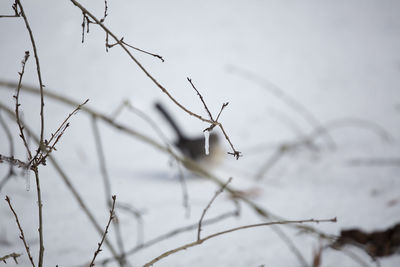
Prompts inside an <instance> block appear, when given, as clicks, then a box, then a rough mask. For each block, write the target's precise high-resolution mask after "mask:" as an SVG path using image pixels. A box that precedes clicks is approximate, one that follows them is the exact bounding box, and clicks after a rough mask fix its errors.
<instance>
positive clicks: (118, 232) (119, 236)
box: [92, 117, 125, 265]
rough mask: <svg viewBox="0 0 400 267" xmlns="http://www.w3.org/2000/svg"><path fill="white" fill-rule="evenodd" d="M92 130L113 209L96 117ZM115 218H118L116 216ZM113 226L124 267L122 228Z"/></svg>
mask: <svg viewBox="0 0 400 267" xmlns="http://www.w3.org/2000/svg"><path fill="white" fill-rule="evenodd" d="M92 128H93V135H94V140H95V142H96V149H97V153H96V154H97V155H98V159H99V166H100V172H101V175H102V177H103V184H104V190H105V196H106V197H105V198H106V203H107V206H108V208H111V207H112V203H111V201H110V199H109V198H110V196H111V182H110V177H109V175H108V171H107V163H106V159H105V154H104V150H103V146H102V143H101V137H100V131H99V127H98V125H97V119H96V117H92ZM115 217H116V218H117V215H116V214H115ZM113 224H114V227H115V229H116V238H117V244H118V247H119V250H120V253H121V254H122V257H121V258H120V259H119V260H120V262H121V265H123V262H124V257H125V256H124V253H125V252H124V242H123V239H122V234H121V228H120V227H119V222H118V220H113Z"/></svg>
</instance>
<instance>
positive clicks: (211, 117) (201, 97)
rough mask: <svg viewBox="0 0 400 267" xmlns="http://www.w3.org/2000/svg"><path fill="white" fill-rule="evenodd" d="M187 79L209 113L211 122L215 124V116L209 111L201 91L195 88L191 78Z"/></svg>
mask: <svg viewBox="0 0 400 267" xmlns="http://www.w3.org/2000/svg"><path fill="white" fill-rule="evenodd" d="M186 79H187V80H188V82H189V83H190V85H191V86H192V87H193V89H194V90H195V91H196V93H197V95H198V96H199V97H200V101H201V103H203V106H204V108H205V110H206V111H207V113H208V117H210V120H212V121H213V122H214V121H215V120H214V119H213V116H212V114H211V112H210V110H209V109H208V107H207V105H206V102H204V99H203V96H202V95H201V94H200V93H199V90H197V88H196V86H194V84H193V83H192V79H190V78H189V77H187V78H186Z"/></svg>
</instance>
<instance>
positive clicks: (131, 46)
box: [106, 33, 165, 62]
mask: <svg viewBox="0 0 400 267" xmlns="http://www.w3.org/2000/svg"><path fill="white" fill-rule="evenodd" d="M119 43H122V44H124V45H126V46H128V47H130V48H132V49H135V50H137V51H139V52H142V53H144V54H147V55H150V56H153V57H156V58H158V59H160V60H161V62H164V61H165V60H164V59H163V57H162V56H160V55H157V54H154V53H150V52H148V51H146V50H143V49H140V48H137V47H135V46H133V45H130V44H128V43H126V42H125V41H124V37H122V38H121V39H120V40H119V41H118V42H116V43H113V44H110V43H108V33H106V48H107V52H108V48H113V47H114V46H116V45H118V44H119Z"/></svg>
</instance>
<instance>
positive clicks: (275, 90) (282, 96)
mask: <svg viewBox="0 0 400 267" xmlns="http://www.w3.org/2000/svg"><path fill="white" fill-rule="evenodd" d="M229 70H230V71H232V72H234V73H237V74H239V75H240V76H242V77H243V78H245V79H247V80H249V81H252V82H256V83H257V84H259V85H260V86H262V87H263V88H264V89H266V90H267V91H268V92H270V93H272V94H273V95H274V96H275V97H276V98H277V99H279V100H281V101H282V102H283V103H285V104H286V105H287V106H288V107H290V108H291V109H292V110H293V111H294V112H296V113H297V114H300V115H301V116H302V117H303V118H304V119H305V120H306V121H307V122H308V123H309V124H310V126H311V127H313V128H320V129H321V132H322V133H323V134H324V136H325V137H326V142H327V144H328V145H329V146H330V147H332V148H333V147H334V146H335V143H334V140H333V138H332V137H331V136H330V135H329V132H328V131H327V130H326V129H325V128H323V126H322V124H321V123H320V122H319V121H318V119H317V118H316V117H315V116H314V114H313V113H312V112H311V111H309V110H308V109H307V108H306V107H305V106H304V105H303V104H301V103H300V102H299V101H297V100H296V99H295V98H294V97H291V96H289V95H288V94H286V93H285V91H284V90H283V89H282V88H280V87H278V86H277V85H275V84H273V83H271V82H270V81H268V80H266V79H265V78H263V77H260V76H258V75H257V74H255V73H253V72H250V71H247V70H245V69H242V68H240V67H237V66H229Z"/></svg>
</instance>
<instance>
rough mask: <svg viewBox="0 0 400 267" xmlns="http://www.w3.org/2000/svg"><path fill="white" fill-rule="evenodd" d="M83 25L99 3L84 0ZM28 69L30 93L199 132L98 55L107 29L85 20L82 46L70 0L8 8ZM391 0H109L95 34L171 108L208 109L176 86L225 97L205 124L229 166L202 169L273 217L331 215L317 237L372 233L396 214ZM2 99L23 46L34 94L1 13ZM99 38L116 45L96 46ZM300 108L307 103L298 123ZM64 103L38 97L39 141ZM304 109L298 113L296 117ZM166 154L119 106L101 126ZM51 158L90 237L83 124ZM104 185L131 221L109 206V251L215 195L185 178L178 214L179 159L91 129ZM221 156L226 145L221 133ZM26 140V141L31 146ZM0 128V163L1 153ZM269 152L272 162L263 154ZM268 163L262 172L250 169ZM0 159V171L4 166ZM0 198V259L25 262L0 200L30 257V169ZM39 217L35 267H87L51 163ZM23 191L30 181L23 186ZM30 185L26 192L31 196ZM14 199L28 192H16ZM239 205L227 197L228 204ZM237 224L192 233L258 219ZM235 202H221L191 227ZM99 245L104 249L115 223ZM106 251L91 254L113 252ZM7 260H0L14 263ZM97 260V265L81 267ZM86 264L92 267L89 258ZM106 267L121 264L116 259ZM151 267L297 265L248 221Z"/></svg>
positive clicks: (102, 216)
mask: <svg viewBox="0 0 400 267" xmlns="http://www.w3.org/2000/svg"><path fill="white" fill-rule="evenodd" d="M81 3H82V5H83V6H85V7H86V8H87V9H88V10H89V11H91V12H93V13H94V14H95V15H96V16H97V17H98V18H101V17H102V16H103V13H104V2H103V1H87V0H86V1H82V2H81ZM12 4H13V1H10V0H3V1H1V2H0V15H5V14H13V10H12V8H11V5H12ZM22 4H23V6H24V10H25V13H26V15H27V17H28V19H29V22H30V24H31V27H32V30H33V34H34V37H35V41H36V45H37V48H38V54H39V59H40V65H41V71H42V76H43V82H44V84H45V85H46V88H45V90H47V91H49V92H53V93H56V94H59V95H62V96H65V97H68V98H70V99H73V100H75V101H77V102H79V103H82V102H84V100H86V99H89V102H88V104H87V107H90V108H93V109H95V110H96V111H99V112H101V113H103V114H105V115H111V114H113V113H114V111H115V110H116V109H117V107H118V106H119V105H120V104H121V103H122V102H123V101H126V100H129V102H130V103H131V104H132V105H133V106H134V107H136V108H137V109H140V110H141V111H142V112H144V113H145V114H146V115H147V116H148V117H150V118H151V119H152V120H153V121H155V123H156V124H157V125H158V127H160V128H161V130H162V131H163V132H164V134H165V135H166V136H167V138H168V140H170V141H171V142H172V141H173V139H174V134H173V132H172V131H171V128H170V127H169V125H167V123H166V122H165V121H164V120H163V118H162V117H161V116H160V114H159V113H158V112H157V111H156V109H155V108H154V103H155V102H156V101H159V102H162V103H163V104H164V106H166V108H167V109H168V110H170V112H171V113H172V114H173V115H174V117H175V118H176V120H177V121H178V123H179V125H181V126H182V128H184V131H185V133H187V134H188V135H189V136H202V130H203V129H205V128H206V127H208V126H209V125H208V124H207V123H204V122H201V121H199V120H197V119H196V118H194V117H192V116H189V115H188V114H187V113H185V112H183V111H182V110H180V109H179V108H178V107H177V106H176V105H175V104H174V103H172V101H170V100H169V99H168V98H167V96H166V95H165V94H163V93H162V92H161V90H160V89H159V88H157V87H156V86H155V85H154V83H153V82H152V81H151V80H150V79H149V78H148V77H147V76H146V75H145V74H144V73H143V71H141V70H140V69H139V67H138V66H137V65H136V64H135V63H134V62H133V61H132V60H131V59H130V58H129V57H128V55H127V54H126V53H125V52H124V51H123V50H122V49H121V48H120V47H117V46H115V47H113V48H110V49H109V52H108V53H107V52H106V51H105V33H104V32H103V31H102V30H101V29H100V28H99V27H98V26H97V25H93V24H91V25H90V32H89V33H88V34H85V41H84V43H83V44H82V42H81V41H82V27H81V24H82V12H81V11H80V10H79V9H78V8H77V7H75V6H74V5H73V4H72V3H71V2H70V1H67V0H66V1H49V0H43V1H35V2H33V1H23V2H22ZM399 12H400V2H398V1H395V0H393V1H362V0H358V1H317V0H315V1H260V0H250V1H236V0H235V1H227V0H224V1H209V0H205V1H178V0H173V1H140V3H139V2H138V1H111V0H109V1H108V16H107V17H106V20H105V25H106V26H107V27H108V28H109V29H110V30H111V31H112V32H114V33H115V34H116V35H117V36H118V37H120V38H121V37H124V41H125V42H127V43H128V44H131V45H133V46H135V47H139V48H141V49H144V50H147V51H150V52H152V53H156V54H159V55H161V56H162V57H163V58H164V59H165V62H161V61H160V60H159V59H157V58H155V57H152V56H149V55H146V54H143V53H140V52H138V51H134V50H131V51H132V53H133V54H134V56H135V57H136V58H137V59H138V60H139V61H140V62H141V63H142V64H143V65H144V66H145V68H146V69H147V70H148V71H149V72H150V73H151V75H153V76H154V77H155V78H156V79H157V81H159V82H160V83H161V84H162V85H163V86H165V88H167V90H168V91H169V92H170V93H171V94H172V95H173V96H174V97H175V98H176V99H177V100H178V101H179V102H180V103H182V104H183V105H184V106H186V107H188V108H189V109H190V110H192V111H194V112H196V113H198V114H201V115H202V116H204V117H207V113H206V111H205V110H204V108H203V105H202V103H201V102H200V100H199V97H198V96H197V95H196V92H195V91H194V90H193V89H192V88H191V86H190V84H189V83H188V81H187V79H186V78H187V77H189V78H191V79H192V81H193V83H194V84H195V85H196V87H197V89H198V90H199V91H200V92H201V94H202V95H203V97H204V99H205V101H206V102H207V104H208V106H209V108H210V110H211V112H212V113H213V114H215V115H214V116H216V114H217V113H218V111H219V110H220V107H221V105H222V103H224V102H229V105H228V106H227V107H226V108H225V109H224V111H223V112H222V115H221V119H220V121H221V122H222V123H223V125H224V128H225V130H226V131H227V133H228V135H229V137H230V139H231V141H232V143H233V144H234V146H235V148H236V149H237V150H239V151H241V152H242V154H243V156H242V157H241V158H240V159H239V160H236V159H234V158H233V157H232V156H231V155H227V154H226V155H225V156H224V159H223V162H222V163H221V164H220V165H218V166H216V167H215V168H212V169H210V171H211V172H212V173H215V175H216V176H217V177H218V178H219V179H220V180H221V181H223V182H225V181H227V180H228V178H229V177H232V178H233V180H232V182H231V183H230V186H231V187H232V188H234V189H237V190H241V191H243V192H244V193H246V194H248V196H246V197H248V198H249V199H251V201H253V202H254V203H257V204H258V205H260V206H261V207H263V208H265V209H266V210H268V211H270V212H272V213H273V214H275V215H278V216H281V217H283V218H285V219H288V220H300V219H311V218H314V219H328V218H333V217H337V220H338V221H337V223H320V224H307V225H309V226H312V227H314V228H316V229H319V230H320V231H323V232H324V233H326V234H329V235H339V234H340V231H341V230H342V229H349V228H360V229H362V230H364V231H367V232H370V231H377V230H384V229H386V228H388V227H390V226H392V225H394V224H396V223H399V220H400V49H399V47H400V16H399ZM0 36H1V37H0V85H1V86H0V103H1V104H3V105H6V106H8V107H9V108H10V109H13V110H14V109H15V102H14V99H13V97H12V96H13V94H14V93H15V89H11V90H10V88H9V87H7V86H4V84H5V82H8V83H9V82H13V83H15V82H17V81H18V72H19V71H21V60H22V58H23V56H24V52H25V51H26V50H29V51H30V52H31V57H30V58H29V60H28V63H27V65H26V69H25V75H24V77H23V83H24V84H26V85H31V86H34V87H38V82H37V76H36V67H35V64H34V57H33V52H32V48H31V43H30V39H29V35H28V32H27V30H26V28H25V26H24V23H23V20H22V19H21V18H0ZM110 43H114V41H111V37H110ZM20 103H21V109H22V111H23V118H24V120H25V121H26V123H27V126H29V127H31V128H32V129H34V132H35V134H38V133H39V131H40V116H39V110H40V101H39V97H38V95H35V94H30V93H27V92H24V91H22V92H21V97H20ZM304 109H305V110H307V112H308V113H307V114H308V115H307V114H305V112H304ZM72 110H73V107H72V106H69V105H65V104H63V103H61V102H59V101H56V100H54V99H51V98H45V133H46V136H50V134H51V133H52V132H54V131H55V129H57V127H58V126H59V125H60V123H61V122H62V121H63V120H64V119H65V118H66V116H67V115H68V114H69V113H70V112H71V111H72ZM0 114H1V116H2V118H3V119H4V120H5V121H6V123H7V124H8V125H9V126H10V127H11V131H12V132H13V136H14V143H15V150H16V152H15V157H16V158H19V159H22V160H25V159H26V151H25V150H24V146H23V145H22V142H21V140H20V139H19V138H18V128H17V125H16V124H15V122H13V121H12V120H10V118H9V117H8V116H7V115H6V113H5V112H1V113H0ZM309 116H312V117H313V119H310V118H309ZM115 121H116V122H118V123H121V124H122V125H126V126H128V127H130V128H132V129H134V130H136V131H138V132H140V133H142V134H144V135H146V136H149V137H151V138H153V139H154V140H156V141H157V142H158V143H161V144H163V140H162V139H160V137H159V135H158V134H157V133H156V132H155V131H154V129H153V128H152V127H151V125H149V123H148V122H146V121H145V120H143V118H141V117H140V116H137V115H136V114H133V113H131V112H129V111H128V110H124V111H122V112H121V113H120V114H119V116H118V117H117V118H116V119H115ZM70 123H71V126H70V127H69V128H68V129H67V130H66V132H65V134H64V135H63V137H62V138H61V141H60V143H59V144H58V145H57V151H54V152H53V154H52V155H53V156H54V158H55V159H56V160H57V162H58V163H59V164H60V166H61V167H62V169H63V170H64V171H65V173H66V175H67V176H68V177H69V179H70V181H71V183H72V184H73V185H74V187H75V188H76V189H77V191H78V193H79V194H80V195H81V196H82V199H83V201H84V202H85V203H86V204H87V206H88V207H89V209H90V211H91V212H92V213H93V214H94V216H95V218H96V220H97V221H98V223H99V224H100V226H101V227H102V228H103V229H104V227H105V225H106V223H107V220H108V216H109V212H108V207H107V204H106V199H105V189H104V186H103V179H102V173H101V170H100V168H99V161H98V153H97V150H96V143H95V139H94V135H93V129H92V117H91V116H90V115H88V114H87V113H85V112H84V111H80V112H78V114H76V115H75V116H73V117H72V118H71V120H70ZM318 125H319V126H321V125H322V126H323V127H322V129H325V130H326V131H327V132H326V131H325V132H324V131H322V132H320V135H318V136H317V137H316V138H315V139H313V146H311V147H310V146H305V145H300V146H297V147H296V148H291V147H289V149H287V150H285V152H284V153H283V154H279V158H278V156H276V153H278V152H277V151H279V149H280V147H282V144H291V143H293V142H296V141H297V142H298V141H299V140H301V139H302V138H303V137H305V136H307V135H309V134H311V133H313V132H314V131H315V129H316V127H317V126H318ZM98 126H99V128H100V134H101V139H102V144H103V149H104V152H105V159H106V168H107V170H108V173H109V176H110V179H111V192H112V194H115V195H116V196H117V203H120V204H125V205H130V206H132V207H134V208H135V209H136V210H138V211H140V213H141V214H142V222H143V224H142V226H143V229H141V227H140V225H141V224H140V223H138V220H137V219H136V218H135V217H134V216H132V214H130V213H128V212H126V211H124V210H123V209H120V208H117V213H118V216H119V225H120V227H121V232H122V236H123V240H124V247H125V250H126V251H129V250H130V249H132V248H133V247H135V246H136V245H137V244H138V242H139V243H140V242H143V241H144V242H146V241H148V240H151V239H153V238H155V237H157V236H159V235H162V234H164V233H167V232H169V231H171V230H173V229H176V228H179V227H182V226H186V225H191V224H193V223H197V222H198V221H199V219H200V216H201V214H202V212H203V210H204V208H205V207H206V205H207V203H208V202H209V201H210V199H211V198H212V197H213V195H214V193H215V191H216V190H218V188H219V185H217V184H215V183H214V182H212V181H210V180H209V179H206V178H202V177H198V176H195V175H193V174H191V173H190V172H189V171H187V170H184V171H183V172H184V176H185V180H186V184H187V190H188V196H189V199H188V201H189V205H190V216H188V212H187V210H186V209H185V208H184V207H183V205H182V202H183V200H182V190H181V187H182V186H181V183H180V182H179V173H180V172H179V167H177V165H176V162H174V161H173V160H172V158H171V156H170V155H169V154H167V153H164V152H160V150H158V149H156V148H155V147H154V146H151V145H148V144H146V143H144V142H143V141H141V140H139V139H137V138H132V137H131V136H129V135H128V134H126V133H124V132H122V131H119V130H117V129H116V128H112V127H110V126H109V125H108V124H106V123H104V122H102V121H98ZM213 131H214V132H216V133H218V134H219V135H220V137H221V138H220V139H221V141H222V145H223V148H224V150H225V151H226V152H230V151H231V150H230V147H229V144H228V143H227V142H226V141H225V140H224V138H223V135H222V133H221V131H220V130H219V129H218V128H215V129H214V130H213ZM30 146H31V147H35V146H36V145H35V144H34V141H33V140H30ZM9 149H10V147H9V142H8V139H7V136H6V133H5V131H4V129H3V128H0V154H1V155H9ZM273 159H276V160H273ZM267 162H270V163H271V164H270V166H269V168H268V169H267V170H265V172H264V173H262V178H261V179H256V177H257V176H259V174H260V172H261V170H262V169H263V166H265V165H266V164H267ZM8 168H9V167H8V165H7V164H5V163H1V164H0V179H2V177H4V176H5V175H6V174H7V172H8ZM17 173H18V176H17V177H12V178H11V179H10V180H9V181H8V182H7V183H6V184H5V185H4V187H3V188H2V189H1V191H0V200H1V201H0V257H1V256H3V255H6V254H9V253H12V252H17V253H22V254H23V255H22V256H21V257H19V258H18V261H19V265H17V266H30V262H29V260H28V257H27V256H26V253H25V249H24V246H23V243H22V242H21V240H20V239H19V238H18V237H19V234H20V233H19V231H18V228H17V225H16V223H15V220H14V217H13V215H12V213H11V212H10V209H9V207H8V205H7V203H6V202H5V201H4V199H5V196H6V195H8V196H9V197H10V198H11V201H12V204H13V206H14V209H15V210H16V212H17V213H18V216H19V218H20V221H21V225H22V227H23V229H24V231H25V237H26V240H27V241H28V243H29V245H30V248H31V251H32V254H33V257H34V259H35V260H36V259H37V258H38V251H39V237H38V231H37V227H38V216H37V199H36V188H35V183H34V177H33V174H31V175H30V176H27V175H24V174H23V173H22V171H21V170H17ZM40 179H41V187H42V188H41V189H42V200H43V214H44V218H43V220H44V223H43V228H44V246H45V256H44V266H55V265H58V266H60V267H61V266H82V265H84V264H86V266H88V262H90V260H91V258H92V256H93V253H94V251H95V250H96V248H97V243H98V242H99V241H100V238H101V236H100V235H99V233H98V232H97V231H96V230H95V228H94V227H93V226H92V224H91V222H90V221H89V219H88V217H87V216H86V214H85V213H84V212H83V211H82V209H81V207H80V206H79V205H78V203H77V201H76V199H75V198H74V197H73V195H72V194H71V192H70V190H69V189H68V188H67V187H66V186H65V183H64V182H63V180H62V179H61V178H60V175H59V174H58V173H57V171H56V170H55V168H54V165H53V164H51V162H48V165H47V166H42V167H41V168H40ZM28 181H30V182H29V183H28ZM28 187H30V188H28ZM27 189H28V190H27ZM239 203H240V200H239ZM240 207H241V214H240V216H239V217H230V218H227V219H226V220H223V221H221V222H219V223H215V224H212V225H207V226H203V231H202V234H203V236H206V235H208V234H212V233H215V232H218V231H223V230H226V229H228V228H232V227H236V226H241V225H246V224H254V223H260V222H263V221H264V220H263V218H261V217H260V216H259V215H257V214H256V213H255V212H254V210H253V209H251V208H250V207H249V206H248V205H246V204H244V203H241V204H240ZM232 210H235V205H234V204H233V202H232V201H231V199H230V198H229V194H228V193H227V192H224V193H222V194H221V195H220V196H218V198H217V199H216V200H215V202H214V203H213V204H212V206H211V208H210V209H209V210H208V211H207V214H206V218H205V219H208V218H213V217H215V216H218V215H220V214H223V213H225V212H230V211H232ZM280 229H281V230H282V231H283V232H284V233H285V234H286V235H287V236H288V237H289V238H290V240H291V241H292V242H293V244H294V245H295V246H296V247H297V249H298V250H299V252H300V253H301V254H302V257H303V258H304V259H305V260H306V261H307V263H308V264H309V265H311V264H312V261H313V251H315V250H317V249H318V247H319V246H320V245H322V246H324V245H327V244H328V242H327V241H326V240H320V239H319V238H318V237H316V236H315V235H313V234H308V233H299V230H298V229H296V228H291V227H287V226H280ZM196 237H197V230H196V229H194V230H192V231H188V232H185V233H182V234H179V235H175V236H173V237H171V238H169V239H166V240H164V241H162V242H159V243H156V244H154V245H152V246H150V247H148V248H145V249H142V250H140V251H138V252H137V253H134V254H129V256H128V257H127V259H128V261H129V263H130V264H131V266H142V265H143V264H145V263H146V262H148V261H150V260H152V259H153V258H155V257H157V256H158V255H160V254H162V253H163V252H165V251H167V250H170V249H173V248H175V247H179V246H181V245H183V244H186V243H189V242H192V241H195V239H196ZM108 238H109V240H110V242H112V243H113V246H114V247H115V248H118V246H117V244H116V238H115V227H114V225H113V224H112V225H111V226H110V231H109V235H108ZM345 250H346V251H347V253H352V254H355V255H356V256H357V257H358V258H360V259H362V261H363V262H364V263H363V264H365V265H367V266H376V263H375V262H373V261H372V260H371V258H370V257H369V256H368V255H367V254H366V253H365V252H364V251H362V250H361V249H358V248H356V247H345ZM110 255H111V253H110V251H109V249H108V248H107V247H106V246H105V245H103V251H102V252H101V253H100V254H99V256H98V257H97V261H98V262H100V261H101V260H102V259H105V258H108V257H110ZM379 263H380V265H381V266H384V267H389V266H393V267H394V266H400V256H399V255H394V256H390V257H384V258H380V259H379ZM360 264H361V263H360V262H357V261H355V260H354V259H353V258H351V257H349V256H348V254H345V253H343V252H342V251H337V250H333V249H331V248H327V249H325V250H324V251H323V254H322V263H321V266H361V265H360ZM14 265H15V263H14V262H13V260H11V259H10V260H8V261H7V265H6V266H14ZM96 265H97V264H96ZM98 266H100V264H98ZM107 266H118V265H117V264H116V263H115V262H113V263H110V264H108V265H107ZM155 266H253V267H257V266H302V263H301V262H300V261H299V259H298V257H296V255H295V254H294V253H293V251H292V249H290V248H289V247H288V246H287V244H286V243H285V242H284V241H283V240H282V238H280V237H279V236H278V235H277V234H276V232H275V231H273V230H272V229H271V228H270V227H259V228H254V229H246V230H242V231H238V232H235V233H231V234H227V235H224V236H220V237H217V238H214V239H211V240H209V241H207V242H205V243H203V244H202V245H200V246H196V247H193V248H189V249H187V250H184V251H181V252H178V253H176V254H173V255H170V256H169V257H167V258H165V259H163V260H161V261H159V262H157V263H156V264H155Z"/></svg>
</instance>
